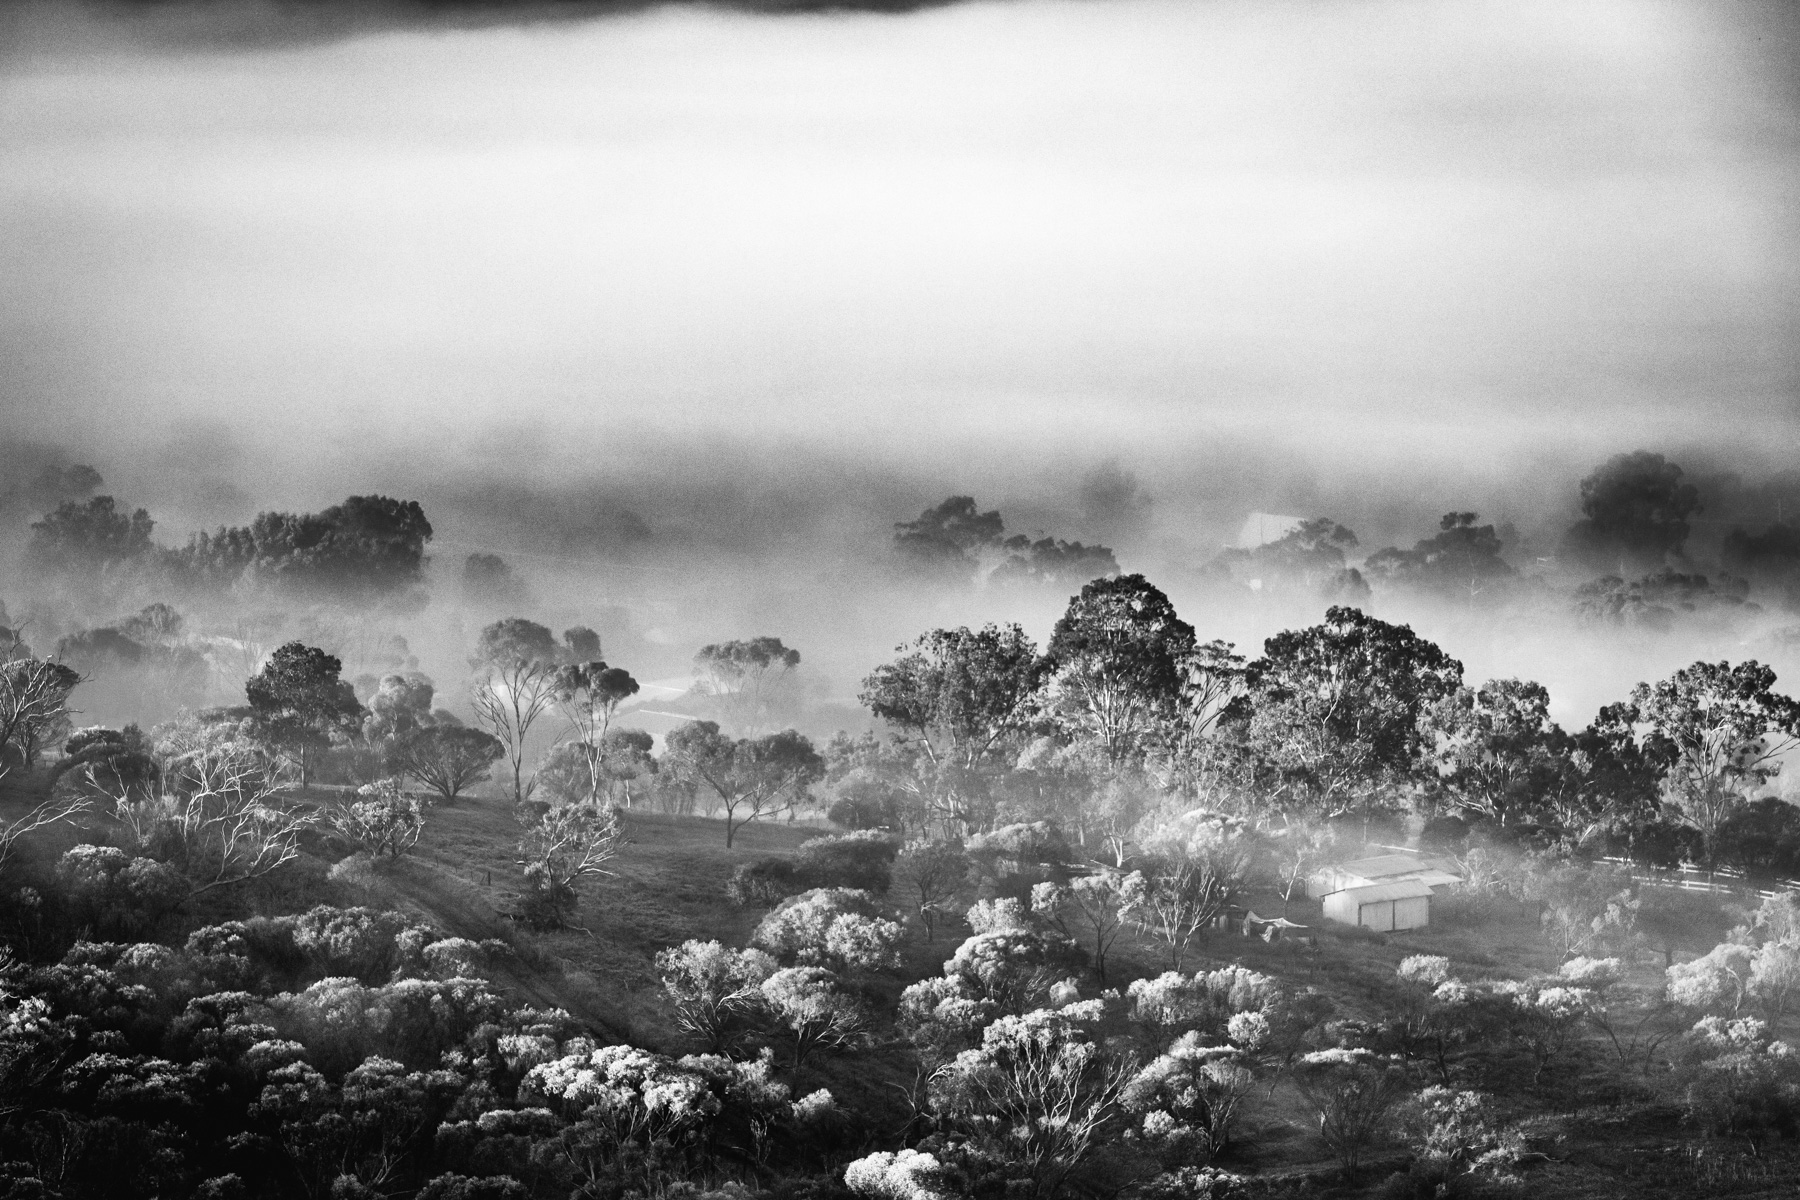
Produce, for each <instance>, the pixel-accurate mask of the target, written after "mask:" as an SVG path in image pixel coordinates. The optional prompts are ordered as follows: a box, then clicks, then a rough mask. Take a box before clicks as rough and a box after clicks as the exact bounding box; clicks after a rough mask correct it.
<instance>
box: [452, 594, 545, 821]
mask: <svg viewBox="0 0 1800 1200" xmlns="http://www.w3.org/2000/svg"><path fill="white" fill-rule="evenodd" d="M560 659H561V649H560V647H558V646H557V644H556V639H555V637H554V636H553V635H552V634H551V632H550V631H549V630H548V629H546V628H544V626H542V625H539V624H538V623H537V622H535V621H527V620H525V619H523V618H521V617H509V618H507V619H506V620H504V621H495V622H494V623H493V624H492V625H489V626H488V627H487V628H485V629H483V630H482V631H481V639H480V641H479V642H477V643H476V647H475V657H474V659H473V664H474V667H475V670H476V679H475V685H474V691H473V694H472V697H471V698H472V700H473V702H474V705H475V716H476V719H477V720H479V721H480V722H481V724H482V725H483V726H484V727H485V728H486V729H487V731H488V732H489V733H491V734H493V735H494V737H495V739H496V740H498V741H499V743H500V745H501V748H502V749H503V751H504V752H505V756H506V760H507V763H508V765H509V766H510V767H511V768H512V784H513V803H514V804H523V803H524V802H525V797H526V796H527V795H529V794H530V790H531V789H530V788H528V787H527V786H526V785H525V740H526V738H527V737H529V736H530V734H531V727H532V726H533V725H535V724H536V723H537V720H538V718H539V717H541V716H543V715H544V714H545V713H546V712H548V711H549V710H550V707H551V705H552V704H554V703H555V702H556V694H557V686H558V672H559V669H560Z"/></svg>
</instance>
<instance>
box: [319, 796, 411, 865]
mask: <svg viewBox="0 0 1800 1200" xmlns="http://www.w3.org/2000/svg"><path fill="white" fill-rule="evenodd" d="M325 816H326V820H328V821H330V822H331V827H332V828H333V829H335V830H337V832H338V834H339V835H340V836H342V837H344V838H345V839H347V840H349V841H350V842H352V843H354V844H355V845H356V846H357V847H358V848H360V849H363V850H366V851H368V852H369V853H370V854H372V855H373V856H375V857H376V858H380V857H381V855H382V852H383V851H386V853H387V855H388V857H390V858H399V857H400V852H401V851H403V850H410V849H412V848H413V847H414V846H415V845H417V844H418V841H419V835H420V834H421V833H423V832H424V831H425V806H424V805H423V804H420V803H419V800H418V797H416V796H409V795H407V794H406V793H405V792H403V791H401V790H400V781H399V780H397V779H382V780H378V781H377V782H375V783H365V784H364V785H363V786H361V787H359V788H357V789H356V798H355V799H354V800H349V801H346V802H344V803H340V804H336V805H333V806H332V807H331V808H329V809H327V810H326V813H325Z"/></svg>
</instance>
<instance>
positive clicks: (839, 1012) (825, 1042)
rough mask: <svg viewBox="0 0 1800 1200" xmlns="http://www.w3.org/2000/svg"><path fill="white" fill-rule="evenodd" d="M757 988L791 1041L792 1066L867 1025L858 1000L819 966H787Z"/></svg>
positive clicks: (854, 1037)
mask: <svg viewBox="0 0 1800 1200" xmlns="http://www.w3.org/2000/svg"><path fill="white" fill-rule="evenodd" d="M760 990H761V992H762V1000H763V1005H764V1006H765V1007H766V1008H767V1010H768V1013H769V1016H770V1018H771V1019H772V1020H773V1021H774V1023H775V1024H776V1026H777V1027H779V1028H781V1029H782V1030H784V1031H785V1032H786V1034H787V1036H788V1039H789V1040H790V1041H791V1042H792V1043H793V1046H794V1066H796V1067H799V1066H801V1065H802V1064H803V1063H805V1062H806V1060H807V1058H808V1057H809V1056H810V1055H811V1054H812V1053H813V1052H814V1051H816V1050H823V1049H832V1048H835V1047H838V1046H843V1045H847V1044H849V1043H851V1042H853V1041H856V1040H857V1039H858V1038H860V1037H861V1036H862V1033H863V1030H864V1029H865V1028H867V1026H868V1015H867V1013H866V1012H864V1010H863V1006H862V1004H861V1003H859V1002H858V1001H857V999H856V997H855V996H853V995H851V994H850V993H849V992H848V991H846V990H845V989H844V986H843V982H842V981H841V980H840V979H839V978H838V977H837V975H836V974H834V973H833V972H831V971H828V970H826V969H825V968H823V967H787V968H785V969H783V970H780V971H777V972H775V973H774V974H773V975H771V976H769V977H768V978H767V979H765V980H763V982H762V986H761V988H760Z"/></svg>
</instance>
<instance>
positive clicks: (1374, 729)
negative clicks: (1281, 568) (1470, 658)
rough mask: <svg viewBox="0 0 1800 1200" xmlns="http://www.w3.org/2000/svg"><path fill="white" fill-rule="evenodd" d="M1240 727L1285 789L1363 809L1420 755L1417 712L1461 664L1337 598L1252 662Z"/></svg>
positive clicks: (1316, 801)
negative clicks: (1319, 616) (1247, 713)
mask: <svg viewBox="0 0 1800 1200" xmlns="http://www.w3.org/2000/svg"><path fill="white" fill-rule="evenodd" d="M1249 672H1250V702H1251V705H1252V708H1253V713H1252V715H1251V717H1250V720H1249V722H1248V724H1247V729H1246V736H1247V738H1248V740H1249V742H1250V745H1251V746H1252V748H1253V749H1254V750H1255V751H1256V753H1257V754H1258V755H1259V756H1260V757H1261V758H1262V759H1263V760H1264V761H1265V762H1267V763H1268V764H1269V765H1270V767H1272V768H1273V770H1274V771H1275V773H1276V776H1277V778H1278V780H1279V784H1280V787H1281V789H1282V790H1283V791H1285V792H1286V793H1287V794H1288V795H1289V796H1290V797H1292V798H1293V799H1295V800H1298V801H1301V802H1303V803H1304V804H1305V805H1307V806H1309V807H1310V808H1312V809H1313V810H1314V811H1316V812H1318V813H1319V814H1320V815H1324V816H1338V815H1343V814H1346V813H1349V812H1353V811H1357V810H1358V809H1362V810H1364V811H1365V813H1366V811H1367V808H1368V806H1369V805H1371V804H1372V803H1373V802H1374V800H1375V799H1376V797H1377V795H1378V793H1379V791H1380V789H1381V788H1382V787H1383V786H1385V785H1387V784H1389V783H1392V782H1395V781H1404V780H1406V779H1408V778H1410V777H1411V776H1412V775H1413V773H1414V771H1415V770H1416V769H1417V767H1418V765H1419V762H1420V750H1421V743H1422V740H1423V738H1422V733H1421V729H1420V724H1419V717H1420V715H1421V713H1423V712H1424V711H1425V710H1426V709H1427V708H1428V707H1429V706H1430V705H1432V704H1434V703H1435V702H1437V701H1439V700H1441V699H1443V698H1444V697H1445V696H1447V695H1449V694H1450V693H1451V692H1453V691H1454V690H1455V689H1456V688H1457V687H1458V686H1460V685H1461V683H1462V664H1461V663H1459V662H1457V661H1456V660H1455V659H1453V658H1451V657H1450V656H1449V655H1447V654H1445V653H1444V652H1443V651H1442V650H1440V649H1439V648H1438V647H1437V646H1436V645H1434V644H1433V643H1431V642H1429V641H1426V640H1425V639H1424V638H1421V637H1419V636H1418V635H1417V634H1415V633H1414V632H1413V631H1412V629H1411V627H1409V626H1406V625H1390V624H1388V623H1387V622H1386V621H1381V620H1377V619H1376V618H1374V617H1371V616H1368V615H1366V614H1365V613H1362V612H1360V611H1358V610H1357V609H1354V608H1341V607H1333V608H1331V609H1329V610H1327V611H1326V613H1325V620H1324V622H1323V623H1322V624H1319V625H1314V626H1311V627H1309V628H1307V629H1301V630H1288V631H1286V632H1283V633H1278V634H1276V635H1275V636H1274V637H1272V638H1269V639H1268V640H1267V641H1266V642H1264V643H1263V657H1262V658H1260V659H1258V660H1256V662H1254V663H1252V664H1251V665H1250V668H1249Z"/></svg>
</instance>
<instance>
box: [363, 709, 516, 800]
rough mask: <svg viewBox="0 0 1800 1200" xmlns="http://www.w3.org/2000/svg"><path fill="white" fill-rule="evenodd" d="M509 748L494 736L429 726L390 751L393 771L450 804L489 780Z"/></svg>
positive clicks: (403, 737)
mask: <svg viewBox="0 0 1800 1200" xmlns="http://www.w3.org/2000/svg"><path fill="white" fill-rule="evenodd" d="M505 755H506V747H505V746H504V745H502V744H501V742H500V739H499V738H496V737H495V736H494V735H493V734H491V733H487V732H486V731H484V730H480V729H469V728H467V727H466V726H462V725H429V726H425V727H422V728H418V729H414V730H412V731H411V732H410V733H406V734H402V735H401V736H400V737H398V738H397V739H395V741H394V744H393V745H392V746H391V747H389V749H388V755H387V762H388V767H389V769H390V770H393V771H396V772H398V773H399V774H401V775H404V776H406V777H407V778H409V779H412V780H413V781H415V782H416V783H418V784H419V786H421V787H425V788H430V789H431V790H432V791H434V792H436V793H437V794H438V795H439V796H441V797H443V800H444V803H446V804H449V803H450V802H451V801H453V800H455V799H456V798H457V796H459V795H461V794H462V792H463V789H465V788H468V787H472V786H474V785H475V784H477V783H480V782H481V781H482V780H484V779H486V778H487V777H488V772H489V771H490V770H491V769H492V768H493V765H494V764H495V763H497V762H499V761H500V760H501V759H502V758H503V757H505Z"/></svg>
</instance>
